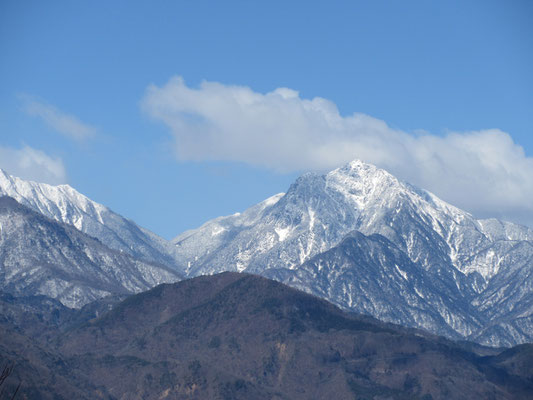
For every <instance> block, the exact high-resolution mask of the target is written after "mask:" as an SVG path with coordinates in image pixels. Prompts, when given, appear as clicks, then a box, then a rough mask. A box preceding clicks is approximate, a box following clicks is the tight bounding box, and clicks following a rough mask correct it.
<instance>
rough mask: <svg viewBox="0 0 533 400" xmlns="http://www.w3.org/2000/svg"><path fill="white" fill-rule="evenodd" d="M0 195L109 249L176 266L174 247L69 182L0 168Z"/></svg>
mask: <svg viewBox="0 0 533 400" xmlns="http://www.w3.org/2000/svg"><path fill="white" fill-rule="evenodd" d="M0 196H10V197H12V198H14V199H15V200H17V201H18V202H19V203H20V204H23V205H25V206H28V207H30V208H32V209H33V210H35V211H38V212H39V213H41V214H43V215H45V216H47V217H49V218H52V219H54V220H56V221H59V222H64V223H66V224H69V225H72V226H74V227H76V228H77V229H79V230H80V231H82V232H84V233H86V234H88V235H90V236H93V237H95V238H97V239H99V240H100V241H102V242H103V243H105V244H106V245H107V246H109V247H111V248H112V249H115V250H120V251H124V252H126V253H128V254H130V255H132V256H134V257H136V258H139V259H141V260H144V261H148V262H157V263H160V264H164V265H166V266H168V267H172V268H177V267H176V265H177V264H176V258H175V255H174V249H173V246H172V245H171V244H170V243H169V242H167V241H166V240H165V239H163V238H161V237H159V236H157V235H156V234H154V233H152V232H150V231H149V230H147V229H144V228H141V227H140V226H138V225H137V224H135V223H134V222H133V221H131V220H129V219H126V218H124V217H122V216H120V215H119V214H117V213H115V212H113V211H111V210H110V209H109V208H107V207H105V206H104V205H102V204H99V203H97V202H95V201H92V200H91V199H89V198H88V197H86V196H84V195H82V194H81V193H79V192H77V191H76V190H75V189H73V188H72V187H71V186H69V185H58V186H54V185H48V184H45V183H37V182H32V181H26V180H23V179H20V178H17V177H14V176H11V175H9V174H7V173H6V172H5V171H3V170H1V169H0Z"/></svg>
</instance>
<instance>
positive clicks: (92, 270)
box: [0, 197, 180, 308]
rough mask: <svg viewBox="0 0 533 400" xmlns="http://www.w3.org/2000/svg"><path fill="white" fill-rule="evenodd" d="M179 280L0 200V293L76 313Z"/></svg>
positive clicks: (164, 270)
mask: <svg viewBox="0 0 533 400" xmlns="http://www.w3.org/2000/svg"><path fill="white" fill-rule="evenodd" d="M179 279H180V277H179V276H178V275H177V274H176V272H174V271H173V270H172V269H170V268H168V267H166V266H163V265H160V264H159V265H157V264H151V263H147V262H144V261H139V260H137V259H135V258H133V257H132V256H130V255H129V254H127V253H125V252H121V251H116V250H112V249H110V248H108V247H106V246H105V245H103V244H102V243H101V242H100V241H99V240H97V239H95V238H93V237H91V236H88V235H86V234H84V233H82V232H80V231H78V230H77V229H75V228H74V227H72V226H70V225H66V224H62V223H58V222H56V221H54V220H52V219H49V218H47V217H45V216H43V215H42V214H39V213H37V212H35V211H33V210H32V209H30V208H28V207H25V206H22V205H21V204H19V203H18V202H16V201H15V200H14V199H12V198H10V197H0V289H1V290H2V291H4V292H8V293H13V294H15V295H18V296H26V295H45V296H48V297H51V298H54V299H57V300H59V301H60V302H61V303H63V304H64V305H66V306H67V307H72V308H79V307H82V306H83V305H85V304H87V303H89V302H91V301H93V300H96V299H99V298H102V297H105V296H108V295H110V294H131V293H137V292H140V291H143V290H147V289H150V288H152V287H153V286H155V285H158V284H160V283H163V282H175V281H177V280H179Z"/></svg>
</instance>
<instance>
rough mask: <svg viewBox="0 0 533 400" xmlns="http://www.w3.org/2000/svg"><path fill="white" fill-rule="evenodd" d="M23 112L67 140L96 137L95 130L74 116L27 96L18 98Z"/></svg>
mask: <svg viewBox="0 0 533 400" xmlns="http://www.w3.org/2000/svg"><path fill="white" fill-rule="evenodd" d="M20 98H21V100H22V101H23V103H24V111H25V112H26V113H27V114H29V115H31V116H34V117H38V118H40V119H41V120H42V121H43V122H44V123H46V125H48V126H49V127H50V128H52V129H54V130H55V131H57V132H59V133H61V134H62V135H63V136H66V137H67V138H69V139H74V140H77V141H84V140H87V139H90V138H92V137H93V136H95V135H96V129H95V128H93V127H92V126H90V125H88V124H85V123H83V122H81V121H80V120H79V119H78V118H76V117H75V116H74V115H70V114H67V113H65V112H63V111H61V110H59V109H58V108H57V107H54V106H53V105H51V104H47V103H44V102H41V101H38V100H37V99H36V98H34V97H32V96H28V95H22V96H20Z"/></svg>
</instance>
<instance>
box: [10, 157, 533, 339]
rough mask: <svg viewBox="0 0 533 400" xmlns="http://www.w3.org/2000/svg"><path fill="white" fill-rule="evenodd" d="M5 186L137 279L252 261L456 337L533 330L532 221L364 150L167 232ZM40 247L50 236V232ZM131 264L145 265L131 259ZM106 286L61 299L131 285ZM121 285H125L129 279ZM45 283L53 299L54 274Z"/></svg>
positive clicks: (518, 335)
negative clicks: (470, 204) (242, 207)
mask: <svg viewBox="0 0 533 400" xmlns="http://www.w3.org/2000/svg"><path fill="white" fill-rule="evenodd" d="M0 194H4V195H8V196H11V197H13V198H14V199H16V200H17V201H18V202H19V203H21V204H22V205H23V206H28V207H29V208H31V209H32V210H33V211H35V212H39V213H41V214H43V215H44V216H46V217H49V218H50V219H51V220H54V221H55V222H56V223H64V224H68V225H71V226H72V227H74V228H76V229H78V230H80V231H82V233H84V234H86V235H89V236H92V237H93V238H94V239H96V242H94V243H97V242H98V243H99V245H101V246H104V245H103V244H102V243H105V246H104V247H109V248H110V250H112V251H114V252H115V253H113V254H123V255H125V256H128V257H131V258H128V261H127V263H128V265H130V266H128V267H127V268H126V267H120V268H119V270H121V271H125V275H130V274H131V272H129V270H128V268H131V271H136V272H135V273H137V276H136V277H135V278H134V279H133V280H135V281H136V282H141V281H142V279H144V283H145V284H146V285H145V286H143V288H147V287H148V286H150V285H152V286H153V285H155V284H157V283H160V282H161V281H165V282H169V281H175V280H179V279H180V278H181V277H182V276H184V277H194V276H198V275H204V274H214V273H218V272H222V271H237V272H248V273H253V274H259V275H263V276H265V277H268V278H273V279H276V280H279V281H281V282H284V283H286V284H288V285H291V286H293V287H296V288H299V289H302V290H304V291H306V292H309V293H312V294H315V295H317V296H319V297H322V298H324V299H326V300H328V301H331V302H333V303H334V304H336V305H338V306H340V307H341V308H343V309H345V310H350V311H355V312H360V313H364V314H367V315H371V316H373V317H376V318H378V319H381V320H384V321H387V322H393V323H397V324H402V325H405V326H410V327H415V328H422V329H426V330H428V331H430V332H433V333H436V334H439V335H445V336H447V337H449V338H452V339H468V340H473V341H476V342H478V343H482V344H487V345H492V346H511V345H515V344H519V343H525V342H531V341H533V274H532V268H533V231H532V230H531V229H529V228H527V227H524V226H520V225H516V224H512V223H508V222H502V221H499V220H496V219H484V220H479V219H476V218H474V217H473V216H472V215H470V214H469V213H467V212H465V211H462V210H460V209H458V208H456V207H454V206H452V205H450V204H448V203H446V202H444V201H442V200H440V199H439V198H438V197H436V196H435V195H433V194H432V193H430V192H427V191H425V190H423V189H419V188H416V187H413V186H412V185H410V184H408V183H406V182H402V181H401V180H399V179H397V178H396V177H394V176H392V175H391V174H389V173H388V172H386V171H384V170H382V169H379V168H377V167H375V166H372V165H369V164H365V163H362V162H360V161H354V162H351V163H349V164H347V165H345V166H343V167H341V168H338V169H336V170H333V171H331V172H329V173H327V174H323V175H321V174H313V173H309V174H305V175H303V176H302V177H300V178H299V179H298V180H297V181H296V182H295V183H294V184H293V185H291V187H290V188H289V190H288V191H287V193H281V194H278V195H275V196H272V197H271V198H269V199H266V200H265V201H263V202H261V203H259V204H257V205H255V206H253V207H251V208H249V209H248V210H246V211H244V212H242V213H237V214H234V215H231V216H227V217H219V218H217V219H214V220H212V221H208V222H207V223H205V224H204V225H202V226H201V227H200V228H198V229H194V230H190V231H187V232H184V233H182V234H180V235H179V236H177V237H176V238H175V239H174V240H173V241H172V243H170V242H168V241H166V240H164V239H162V238H159V237H157V236H156V235H155V234H153V233H151V232H149V231H147V230H146V229H144V228H141V227H139V226H137V225H136V224H135V223H134V222H132V221H129V220H127V219H126V218H123V217H121V216H120V215H118V214H116V213H114V212H113V211H111V210H109V209H108V208H106V207H105V206H103V205H100V204H98V203H95V202H93V201H91V200H89V199H88V198H87V197H85V196H83V195H81V194H80V193H78V192H76V191H75V190H74V189H72V188H71V187H69V186H67V185H61V186H50V185H45V184H39V183H35V182H28V181H23V180H21V179H19V178H15V177H12V176H9V175H7V174H6V173H3V172H2V173H0ZM51 220H49V222H51ZM6 226H7V225H6ZM11 232H12V231H10V236H12V233H11ZM7 233H8V232H7V231H6V234H7ZM34 233H35V234H36V239H35V240H38V237H39V233H38V232H34ZM41 234H43V235H44V236H48V233H46V234H44V233H43V232H41ZM13 237H16V236H13ZM19 239H20V240H22V238H19ZM19 239H17V240H19ZM14 242H16V240H15V241H14ZM14 242H13V243H14ZM21 243H22V242H21ZM21 246H22V244H21ZM46 246H48V247H46ZM46 246H43V247H42V249H43V250H44V249H45V248H49V249H50V248H53V246H54V243H48V244H47V245H46ZM91 246H92V245H87V248H88V247H91ZM8 249H9V250H8ZM10 249H11V248H10V247H5V248H2V247H0V255H4V254H11V252H12V250H10ZM18 257H19V259H25V258H27V257H31V254H24V252H21V253H20V255H19V256H18ZM44 259H46V257H44ZM30 260H31V258H30ZM21 262H22V261H21ZM135 263H142V265H143V267H142V268H140V267H131V265H132V264H135ZM124 265H125V264H124ZM139 265H141V264H139ZM146 266H149V268H148V267H146ZM4 268H5V267H4ZM12 268H13V270H16V263H14V264H12ZM69 268H70V267H69ZM146 268H148V269H146ZM157 268H159V269H157ZM49 270H50V269H49ZM64 270H65V271H66V270H68V268H64ZM141 270H144V271H148V270H149V271H150V272H149V274H148V275H150V274H151V276H152V278H154V279H153V280H152V281H150V280H147V279H146V276H144V275H143V276H142V279H141V275H142V274H141V275H139V273H140V271H141ZM86 271H89V269H86ZM91 271H93V272H94V271H95V270H94V269H93V270H91ZM126 271H128V272H126ZM162 271H166V272H165V273H166V274H167V275H165V276H164V277H163V275H160V274H162V273H163V272H162ZM62 273H64V272H62ZM32 279H33V278H32V276H31V274H29V273H28V272H26V273H25V274H24V273H21V274H20V275H19V276H18V277H17V281H16V284H15V283H13V282H12V281H9V282H8V281H6V280H4V281H3V283H2V287H3V288H4V289H7V290H15V291H16V290H19V292H20V293H22V294H25V295H28V294H31V291H32V290H34V289H33V288H35V287H37V286H35V285H34V284H33V283H32ZM76 279H78V277H74V276H68V279H65V281H69V282H72V281H73V280H76ZM91 279H93V278H92V277H91ZM139 279H141V280H139ZM25 280H27V282H25ZM119 280H120V279H119ZM144 283H143V284H144ZM98 285H100V283H99V284H98ZM98 285H93V286H91V290H93V289H94V290H93V292H92V293H90V294H89V295H88V296H87V297H86V300H84V301H78V302H76V301H73V302H70V303H69V302H68V301H70V300H66V298H65V300H64V301H65V304H68V305H69V306H72V307H81V306H82V305H83V304H86V303H87V302H88V301H90V300H91V299H94V298H97V297H103V296H104V295H107V294H124V293H125V291H124V290H122V289H120V290H118V289H117V290H115V289H114V290H103V289H101V287H100V286H98ZM118 285H119V286H120V287H122V288H127V287H128V285H129V283H126V282H125V281H124V282H119V283H118ZM121 285H122V286H121ZM78 286H79V285H78ZM119 286H116V288H119ZM141 286H142V285H138V286H137V287H135V288H133V286H132V287H131V290H130V292H132V291H133V292H135V291H138V290H142V288H141ZM41 287H43V286H41ZM13 288H15V289H13ZM16 288H19V289H16ZM20 288H21V289H20ZM24 288H28V290H26V289H24ZM96 288H98V289H96ZM97 290H103V292H102V293H100V294H98V293H99V292H97ZM19 292H17V293H19ZM104 292H105V293H104ZM38 293H39V294H46V295H50V296H51V297H54V296H55V298H58V296H57V294H54V292H53V290H52V289H47V288H46V287H45V288H44V289H42V290H41V289H40V290H38V291H35V293H34V294H38ZM94 293H97V294H94Z"/></svg>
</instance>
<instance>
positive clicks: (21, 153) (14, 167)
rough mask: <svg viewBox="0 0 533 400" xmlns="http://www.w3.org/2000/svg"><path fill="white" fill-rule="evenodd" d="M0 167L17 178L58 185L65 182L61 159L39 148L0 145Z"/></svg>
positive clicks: (65, 176)
mask: <svg viewBox="0 0 533 400" xmlns="http://www.w3.org/2000/svg"><path fill="white" fill-rule="evenodd" d="M0 168H2V169H3V170H4V171H6V172H7V173H8V174H10V175H14V176H18V177H19V178H22V179H26V180H31V181H36V182H43V183H49V184H52V185H59V184H62V183H66V182H67V174H66V171H65V167H64V165H63V161H62V160H61V159H60V158H52V157H50V156H48V155H47V154H46V153H44V152H42V151H41V150H36V149H34V148H31V147H28V146H25V147H23V148H21V149H14V148H12V147H2V146H0Z"/></svg>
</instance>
